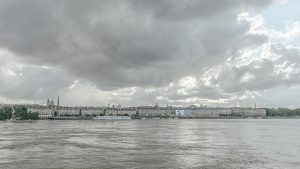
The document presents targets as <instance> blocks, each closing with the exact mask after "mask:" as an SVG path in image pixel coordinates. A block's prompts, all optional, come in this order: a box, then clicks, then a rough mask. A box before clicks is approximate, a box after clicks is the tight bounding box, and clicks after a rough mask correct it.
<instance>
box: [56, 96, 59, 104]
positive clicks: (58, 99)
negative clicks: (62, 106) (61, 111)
mask: <svg viewBox="0 0 300 169" xmlns="http://www.w3.org/2000/svg"><path fill="white" fill-rule="evenodd" d="M56 106H58V107H59V96H58V97H57V104H56Z"/></svg>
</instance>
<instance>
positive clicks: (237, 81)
mask: <svg viewBox="0 0 300 169" xmlns="http://www.w3.org/2000/svg"><path fill="white" fill-rule="evenodd" d="M297 5H298V6H299V5H300V2H299V1H297V0H264V1H261V0H251V1H248V0H236V1H232V0H159V1H149V0H110V1H107V0H64V1H58V0H45V1H40V0H24V1H17V0H0V103H40V104H45V102H46V100H47V99H48V98H50V99H56V98H57V96H60V98H61V104H62V105H68V106H74V105H78V106H81V105H86V106H103V105H107V104H116V105H118V104H120V105H123V106H137V105H154V104H155V102H158V103H159V104H160V105H162V106H165V105H167V104H168V105H178V106H186V105H190V104H194V105H201V104H202V105H208V106H225V107H229V106H254V104H257V106H258V107H289V108H295V107H300V105H299V103H300V39H299V35H300V14H299V13H298V11H297V10H298V9H297V8H295V6H297Z"/></svg>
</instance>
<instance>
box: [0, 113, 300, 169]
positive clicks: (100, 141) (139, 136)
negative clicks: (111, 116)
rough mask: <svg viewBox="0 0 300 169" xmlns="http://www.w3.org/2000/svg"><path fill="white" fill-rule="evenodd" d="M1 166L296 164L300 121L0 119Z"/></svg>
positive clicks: (214, 168) (215, 168)
mask: <svg viewBox="0 0 300 169" xmlns="http://www.w3.org/2000/svg"><path fill="white" fill-rule="evenodd" d="M0 168H5V169H6V168H28V169H29V168H30V169H34V168H136V169H140V168H146V169H150V168H203V169H206V168H207V169H208V168H209V169H211V168H212V169H222V168H230V169H231V168H238V169H240V168H245V169H246V168H247V169H248V168H257V169H261V168H270V169H274V168H278V169H283V168H284V169H288V168H291V169H295V168H300V120H297V119H289V120H282V119H280V120H278V119H272V120H271V119H243V120H220V119H219V120H128V121H88V120H85V121H50V120H49V121H47V120H40V121H36V122H34V123H11V122H0Z"/></svg>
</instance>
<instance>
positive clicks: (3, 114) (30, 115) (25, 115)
mask: <svg viewBox="0 0 300 169" xmlns="http://www.w3.org/2000/svg"><path fill="white" fill-rule="evenodd" d="M13 109H14V115H13ZM13 109H12V107H9V106H4V107H2V108H0V120H8V119H11V118H15V119H17V120H29V119H31V120H37V119H39V113H37V112H28V110H27V108H26V107H25V106H22V105H16V106H13Z"/></svg>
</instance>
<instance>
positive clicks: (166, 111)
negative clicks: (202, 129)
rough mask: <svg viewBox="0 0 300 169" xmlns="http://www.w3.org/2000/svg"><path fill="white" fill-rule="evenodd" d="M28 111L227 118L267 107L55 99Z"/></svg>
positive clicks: (256, 114)
mask: <svg viewBox="0 0 300 169" xmlns="http://www.w3.org/2000/svg"><path fill="white" fill-rule="evenodd" d="M26 107H27V109H28V111H30V112H38V113H39V115H40V118H51V117H70V116H130V117H141V118H142V117H146V118H174V117H178V118H225V117H264V116H266V109H264V108H251V107H232V108H221V107H217V108H212V107H196V106H189V107H171V106H167V107H159V106H158V105H157V104H156V106H140V107H127V108H121V107H120V106H119V107H114V106H113V107H109V106H108V107H65V106H60V105H59V98H58V101H57V104H54V102H53V101H49V100H48V101H47V106H43V105H26Z"/></svg>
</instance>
